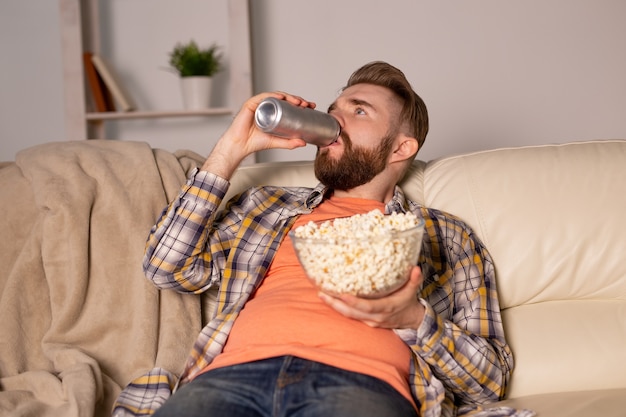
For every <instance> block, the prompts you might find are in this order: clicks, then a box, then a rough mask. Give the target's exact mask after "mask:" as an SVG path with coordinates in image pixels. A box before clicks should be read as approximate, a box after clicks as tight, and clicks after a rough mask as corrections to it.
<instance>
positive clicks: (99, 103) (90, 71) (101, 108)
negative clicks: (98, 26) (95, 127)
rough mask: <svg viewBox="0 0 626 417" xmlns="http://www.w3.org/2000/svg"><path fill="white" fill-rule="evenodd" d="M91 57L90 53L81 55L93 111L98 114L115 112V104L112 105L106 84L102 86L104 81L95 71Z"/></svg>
mask: <svg viewBox="0 0 626 417" xmlns="http://www.w3.org/2000/svg"><path fill="white" fill-rule="evenodd" d="M91 56H92V53H91V52H84V53H83V66H84V69H85V76H86V78H87V84H89V91H90V92H91V98H92V99H93V104H94V107H95V110H96V111H98V112H107V111H115V103H113V97H112V95H111V91H109V89H108V88H107V86H106V84H104V80H102V77H100V74H98V72H97V71H96V67H95V66H94V65H93V62H92V61H91Z"/></svg>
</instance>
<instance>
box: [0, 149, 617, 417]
mask: <svg viewBox="0 0 626 417" xmlns="http://www.w3.org/2000/svg"><path fill="white" fill-rule="evenodd" d="M202 159H203V158H202V157H201V156H200V155H196V154H193V153H190V152H182V153H176V154H172V153H169V152H165V151H160V150H154V149H150V147H149V146H148V145H146V144H142V143H136V142H123V141H83V142H62V143H54V144H46V145H42V146H39V147H35V148H32V149H28V150H25V151H23V152H21V153H20V154H19V155H18V156H17V159H16V161H15V162H7V163H0V210H1V211H2V213H3V215H2V216H1V217H0V230H2V231H3V239H0V265H2V268H1V271H0V317H2V320H0V410H1V412H0V414H3V415H5V414H4V413H6V415H11V416H41V415H46V416H71V417H74V416H92V415H95V416H106V415H109V413H110V410H111V407H112V404H113V402H114V400H115V398H116V397H117V395H118V394H119V392H120V390H121V389H122V388H123V387H124V386H125V385H126V384H127V383H128V382H129V381H131V380H133V379H135V378H137V377H138V376H140V375H143V374H145V373H146V372H147V371H148V370H150V369H152V368H153V367H163V368H165V369H168V370H169V371H171V372H173V373H178V372H180V371H181V369H182V367H183V365H184V361H185V358H186V356H187V353H188V352H189V350H190V347H191V345H192V344H193V342H194V340H195V338H196V335H197V333H198V332H199V331H200V329H201V328H202V326H203V323H204V322H205V321H206V319H207V316H209V315H210V314H211V306H212V303H213V301H212V299H211V297H198V296H189V295H180V294H177V293H173V292H168V291H163V292H159V291H155V290H154V288H153V287H152V286H151V284H149V283H148V282H147V281H146V280H145V279H144V278H143V273H142V270H141V256H142V253H143V247H144V243H145V239H146V237H147V234H148V231H149V229H150V227H151V226H152V224H153V222H154V221H155V219H156V218H157V216H158V215H159V213H160V211H161V210H162V208H163V207H164V206H165V204H166V203H167V202H168V201H169V200H171V199H172V198H173V197H174V196H175V195H176V194H177V193H178V190H179V187H180V185H181V184H182V183H183V182H184V181H185V178H186V176H187V174H188V173H189V172H190V171H191V170H192V169H193V168H194V167H195V166H196V165H198V164H200V163H201V162H202ZM262 183H263V184H275V185H310V186H313V185H315V184H316V180H315V178H314V176H313V171H312V163H311V162H277V163H269V164H257V165H252V166H246V167H242V168H240V169H239V170H238V172H237V173H236V175H235V177H234V178H233V180H232V182H231V184H232V185H231V188H230V191H229V193H228V195H227V198H228V197H229V196H232V195H233V194H234V193H236V192H238V191H241V190H242V189H244V188H246V187H248V186H250V185H252V184H262ZM402 186H403V188H404V190H405V191H406V193H407V194H408V196H409V197H410V198H412V199H414V200H416V201H418V202H421V203H423V204H425V205H427V206H432V207H435V208H438V209H441V210H444V211H447V212H450V213H453V214H455V215H457V216H459V217H461V218H462V219H464V220H465V221H466V222H467V223H469V224H470V225H471V226H472V227H473V228H474V230H475V231H476V232H477V233H478V235H479V236H480V238H481V239H482V240H483V242H484V243H485V245H486V246H487V248H488V249H489V250H490V252H491V254H492V256H493V259H494V261H495V265H496V269H497V281H498V290H499V294H500V301H501V306H502V308H503V320H504V326H505V330H506V334H507V337H508V340H509V343H510V345H511V347H512V349H513V352H514V354H515V359H516V368H515V370H514V373H513V377H512V380H511V384H510V388H509V393H508V399H507V400H505V401H504V403H505V404H507V405H512V406H514V407H516V408H520V409H522V408H527V409H532V410H535V411H536V412H537V414H538V416H540V417H543V416H547V417H583V416H584V417H589V416H602V417H618V416H620V417H622V416H625V415H626V218H625V217H624V216H625V215H626V140H606V141H590V142H579V143H570V144H564V145H546V146H531V147H523V148H515V149H497V150H490V151H484V152H476V153H472V154H466V155H458V156H450V157H446V158H441V159H438V160H436V161H431V162H428V163H425V162H419V161H418V162H416V163H415V164H414V168H413V170H412V171H411V172H410V173H409V175H408V176H407V178H406V179H405V181H404V182H403V184H402Z"/></svg>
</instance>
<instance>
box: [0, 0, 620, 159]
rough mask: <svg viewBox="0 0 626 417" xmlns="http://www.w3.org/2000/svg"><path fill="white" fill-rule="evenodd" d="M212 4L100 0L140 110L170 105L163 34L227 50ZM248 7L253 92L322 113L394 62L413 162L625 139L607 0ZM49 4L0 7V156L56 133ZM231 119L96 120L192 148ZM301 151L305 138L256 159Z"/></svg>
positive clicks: (168, 145) (118, 62) (108, 48)
mask: <svg viewBox="0 0 626 417" xmlns="http://www.w3.org/2000/svg"><path fill="white" fill-rule="evenodd" d="M224 1H225V0H219V1H217V0H177V1H175V0H133V1H130V2H129V1H123V0H107V1H106V2H103V4H102V5H101V9H102V10H101V12H102V16H101V24H102V26H103V27H102V29H103V37H104V39H103V42H104V45H103V46H104V50H103V53H106V54H109V56H110V58H111V59H112V61H113V64H114V65H115V66H116V68H119V72H120V73H121V74H120V75H121V76H122V79H123V81H124V83H125V84H126V85H127V88H128V89H129V90H130V92H131V93H132V94H133V96H134V98H135V99H136V101H138V104H140V105H141V106H142V108H145V109H171V108H177V107H180V106H182V103H181V99H180V93H179V91H178V86H177V80H176V79H175V77H174V76H173V75H172V74H169V73H167V72H165V71H163V70H162V69H161V68H160V67H161V66H164V65H165V63H166V59H167V57H166V54H167V51H169V50H170V49H171V47H172V46H173V43H174V42H175V41H176V40H186V39H187V38H189V37H191V36H194V37H197V38H198V39H197V40H198V41H199V42H204V43H205V42H212V41H213V40H215V41H218V43H223V44H224V45H225V46H226V47H227V45H228V39H227V33H226V30H225V29H224V28H223V27H222V26H221V25H222V23H221V22H220V20H219V19H220V18H219V17H218V18H217V19H218V21H217V22H216V21H215V16H223V13H224V11H225V3H224ZM250 3H251V22H252V42H253V44H252V47H253V65H254V86H255V90H256V91H264V90H285V91H290V92H293V93H296V94H299V95H302V96H305V97H307V98H309V99H311V100H314V101H316V102H317V103H318V105H319V107H320V108H323V109H325V108H326V107H327V106H328V105H329V104H330V102H332V100H333V99H334V97H335V95H336V93H337V91H338V89H339V88H340V87H341V86H342V85H343V84H344V83H345V81H346V79H347V77H348V76H349V74H350V73H351V72H352V71H353V70H354V69H356V68H357V67H358V66H360V65H362V64H364V63H366V62H368V61H371V60H378V59H382V60H386V61H389V62H390V63H392V64H394V65H397V66H398V67H400V68H401V69H403V70H404V71H405V73H406V75H407V76H408V78H409V79H410V80H411V82H412V83H413V85H414V87H415V88H416V90H417V91H418V92H419V93H420V95H421V96H422V98H424V100H425V101H426V104H427V106H428V107H429V112H430V117H431V132H430V134H429V137H428V139H427V141H426V144H425V146H424V149H423V150H422V151H421V153H420V158H421V159H425V160H428V159H433V158H436V157H439V156H442V155H447V154H451V153H458V152H466V151H474V150H481V149H487V148H493V147H500V146H518V145H525V144H540V143H555V142H556V143H560V142H566V141H571V140H586V139H602V138H617V137H620V138H626V77H625V76H624V74H626V25H623V18H624V16H626V2H623V1H621V0H526V1H517V2H513V1H511V2H502V1H499V0H475V1H473V2H461V1H458V2H433V1H428V0H418V1H416V0H395V1H394V2H386V3H384V4H383V2H380V1H377V0H342V1H333V0H317V1H315V2H310V1H304V0H298V1H293V0H251V1H250ZM392 6H393V7H392ZM56 8H57V5H56V2H55V1H50V0H28V1H23V0H3V1H2V2H1V3H0V48H1V49H0V51H1V52H3V54H2V56H3V59H2V60H1V61H0V66H1V68H2V70H1V71H0V89H1V90H0V110H1V111H0V134H1V135H2V140H1V141H0V160H8V159H12V158H13V155H14V153H15V152H16V151H17V150H18V149H21V148H24V147H27V146H30V145H32V144H36V143H41V142H45V141H49V140H60V139H62V138H63V136H64V132H63V129H64V127H63V115H62V86H61V69H60V65H61V62H60V44H59V29H58V16H57V9H56ZM16 62H17V63H19V65H18V64H17V63H16ZM226 81H227V80H224V79H222V82H226ZM216 100H217V101H218V103H216V104H217V105H222V104H224V103H225V102H227V101H228V98H227V97H225V95H224V94H223V93H218V96H217V97H216ZM220 101H221V102H220ZM229 120H230V118H229V117H222V118H218V119H217V120H213V119H212V120H209V121H207V120H205V119H195V118H194V119H190V120H189V119H176V120H163V121H154V120H148V121H136V120H135V121H124V122H114V123H113V124H109V125H108V129H107V132H108V134H109V135H110V136H111V137H118V138H121V139H127V140H144V141H149V142H150V143H151V144H152V145H153V146H155V147H160V148H165V149H169V150H175V149H179V148H189V149H193V150H195V151H197V152H199V153H201V154H206V153H207V152H208V151H209V150H210V148H211V143H212V141H213V140H214V139H215V138H216V137H218V136H219V134H220V133H221V132H222V131H223V130H224V129H225V128H226V126H227V124H228V122H229ZM313 155H314V149H313V148H312V147H307V148H306V149H305V150H298V151H293V152H287V151H272V152H269V151H268V152H265V153H263V154H262V155H259V158H258V159H259V160H261V161H266V160H289V159H311V158H313Z"/></svg>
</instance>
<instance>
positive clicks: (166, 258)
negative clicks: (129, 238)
mask: <svg viewBox="0 0 626 417" xmlns="http://www.w3.org/2000/svg"><path fill="white" fill-rule="evenodd" d="M228 187H229V183H228V181H227V180H225V179H223V178H220V177H218V176H216V175H214V174H211V173H209V172H205V171H198V170H195V171H194V172H193V173H192V175H191V177H190V178H189V179H188V180H187V183H186V184H185V185H184V186H183V187H182V189H181V192H180V193H179V195H178V197H177V198H176V199H175V200H174V201H172V202H171V203H170V204H169V205H168V206H167V207H166V208H165V210H164V211H163V213H162V214H161V217H160V218H159V220H158V221H157V222H156V224H155V225H154V226H153V227H152V229H151V231H150V234H149V236H148V240H147V242H146V248H145V252H144V259H143V268H144V272H145V275H146V277H147V278H148V279H149V280H150V281H152V282H153V283H154V285H156V286H157V287H158V288H159V289H174V290H176V291H179V292H191V293H201V292H203V291H205V290H207V289H208V288H210V287H211V286H212V285H213V284H215V283H216V282H219V276H220V273H219V270H218V269H219V268H213V266H214V265H215V264H216V263H218V262H219V260H220V258H223V257H225V256H226V252H227V250H228V245H227V243H222V242H228V241H229V239H228V237H227V236H224V235H222V236H219V233H217V232H215V233H211V229H212V224H213V222H214V221H215V218H216V214H217V210H218V208H219V205H220V203H221V202H222V199H223V198H224V195H225V194H226V191H227V190H228ZM211 234H213V235H214V236H213V237H211V239H212V242H209V238H210V235H211ZM209 244H211V245H212V247H211V250H206V247H207V245H209Z"/></svg>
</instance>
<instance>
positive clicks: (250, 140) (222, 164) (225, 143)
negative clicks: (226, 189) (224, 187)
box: [201, 91, 315, 180]
mask: <svg viewBox="0 0 626 417" xmlns="http://www.w3.org/2000/svg"><path fill="white" fill-rule="evenodd" d="M268 97H275V98H277V99H280V100H286V101H288V102H289V103H291V104H294V105H296V106H300V107H310V108H315V103H313V102H311V101H307V100H304V99H303V98H302V97H298V96H294V95H292V94H287V93H283V92H279V91H277V92H273V93H262V94H259V95H256V96H254V97H252V98H250V99H248V100H247V101H246V102H245V103H244V104H243V106H242V107H241V110H239V113H237V115H236V116H235V118H234V120H233V122H232V123H231V125H230V126H229V128H228V129H227V130H226V132H224V134H223V135H222V137H221V138H220V139H219V141H218V142H217V144H216V145H215V147H214V148H213V150H212V151H211V153H210V155H209V157H208V158H207V159H206V161H205V162H204V164H203V165H202V168H201V169H202V170H203V171H209V172H212V173H213V174H216V175H219V176H220V177H222V178H224V179H227V180H230V178H231V176H232V175H233V173H234V172H235V170H236V169H237V167H238V166H239V164H240V163H241V162H242V161H243V160H244V159H245V158H246V157H247V156H248V155H251V154H253V153H255V152H258V151H261V150H265V149H296V148H301V147H303V146H305V145H306V142H304V140H302V139H285V138H281V137H278V136H273V135H270V134H268V133H264V132H263V131H262V130H261V129H259V128H258V127H257V126H256V124H255V123H254V113H255V111H256V109H257V107H258V106H259V104H260V103H261V101H263V100H264V99H266V98H268Z"/></svg>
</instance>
